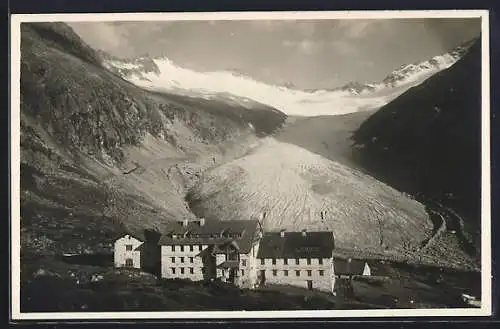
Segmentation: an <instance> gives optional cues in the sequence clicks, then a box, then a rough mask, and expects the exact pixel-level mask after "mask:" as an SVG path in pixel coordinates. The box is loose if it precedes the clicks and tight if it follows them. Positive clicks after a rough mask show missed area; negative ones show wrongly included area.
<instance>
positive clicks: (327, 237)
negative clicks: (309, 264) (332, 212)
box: [257, 232, 335, 258]
mask: <svg viewBox="0 0 500 329" xmlns="http://www.w3.org/2000/svg"><path fill="white" fill-rule="evenodd" d="M334 247H335V244H334V239H333V232H306V234H305V235H303V234H302V232H285V234H284V236H283V237H282V236H281V233H280V232H268V233H264V236H263V237H262V240H261V242H260V247H259V253H258V255H257V257H258V258H330V257H332V251H333V249H334Z"/></svg>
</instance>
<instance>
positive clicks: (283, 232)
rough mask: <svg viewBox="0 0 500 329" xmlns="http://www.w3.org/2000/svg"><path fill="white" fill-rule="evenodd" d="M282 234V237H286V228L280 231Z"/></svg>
mask: <svg viewBox="0 0 500 329" xmlns="http://www.w3.org/2000/svg"><path fill="white" fill-rule="evenodd" d="M280 236H281V237H282V238H284V237H285V230H284V229H283V230H281V231H280Z"/></svg>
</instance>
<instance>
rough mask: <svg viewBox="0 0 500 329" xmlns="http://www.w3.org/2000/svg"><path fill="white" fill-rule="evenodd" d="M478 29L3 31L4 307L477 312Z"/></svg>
mask: <svg viewBox="0 0 500 329" xmlns="http://www.w3.org/2000/svg"><path fill="white" fill-rule="evenodd" d="M487 15H488V14H487V12H485V11H448V12H446V11H441V12H438V13H437V14H433V13H432V12H431V11H427V12H425V11H422V12H407V13H405V12H392V13H391V12H380V13H377V12H357V13H356V12H351V13H345V14H342V12H330V13H328V12H322V13H314V12H309V13H307V12H304V13H254V14H251V13H205V14H204V13H192V14H182V13H170V14H151V15H148V14H143V15H135V14H123V15H121V14H88V15H80V14H78V15H77V14H66V15H63V14H58V15H46V16H44V15H19V16H17V17H13V23H12V48H11V54H12V56H11V58H12V101H11V104H12V106H11V118H12V137H11V143H12V152H13V153H12V166H13V172H12V175H13V180H12V189H13V190H12V191H13V194H12V198H13V200H12V208H13V210H12V219H11V224H12V225H11V226H12V232H11V234H12V268H13V273H14V274H13V275H14V277H13V282H12V298H13V299H12V305H13V306H12V307H13V314H15V316H16V317H17V318H18V319H53V318H55V319H65V318H76V319H90V318H100V317H103V318H106V317H112V318H123V317H127V316H131V317H132V315H133V318H183V317H187V318H193V317H200V318H203V317H209V318H210V317H222V318H224V317H230V318H231V317H232V318H235V317H237V318H245V317H258V318H262V317H272V318H280V317H315V316H318V317H319V316H321V317H343V316H354V317H357V316H360V317H362V316H368V315H369V316H398V315H399V316H401V315H414V316H425V315H434V316H435V315H488V314H490V312H491V300H490V299H491V291H490V289H491V276H490V275H491V272H490V266H491V256H490V252H491V251H490V249H489V248H490V246H489V238H490V218H489V216H490V210H489V202H490V196H489V193H490V192H489V191H490V189H489V185H488V184H489V167H488V166H489V163H488V159H489V150H488V149H487V148H485V147H488V145H489V144H487V143H489V121H487V120H488V116H489V107H488V106H489V93H488V91H489V85H488V79H487V77H488V69H489V68H488V65H489V64H488V49H487V47H488V46H487V45H488V38H489V36H488V20H487V18H488V17H487ZM16 152H17V153H16ZM131 314H132V315H131Z"/></svg>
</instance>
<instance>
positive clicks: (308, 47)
mask: <svg viewBox="0 0 500 329" xmlns="http://www.w3.org/2000/svg"><path fill="white" fill-rule="evenodd" d="M282 45H283V46H284V47H288V48H295V49H296V50H298V51H300V52H302V53H304V54H308V55H310V54H313V53H315V52H316V51H317V50H319V49H321V48H323V46H324V42H323V41H315V40H309V39H303V40H284V41H283V42H282Z"/></svg>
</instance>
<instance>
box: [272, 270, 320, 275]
mask: <svg viewBox="0 0 500 329" xmlns="http://www.w3.org/2000/svg"><path fill="white" fill-rule="evenodd" d="M272 271H273V276H277V275H278V270H272ZM300 272H301V271H300V270H296V271H295V276H300ZM306 272H307V276H312V270H307V271H306ZM288 273H289V271H288V270H283V275H284V276H288ZM318 273H319V276H324V275H325V271H324V270H319V271H318Z"/></svg>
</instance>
